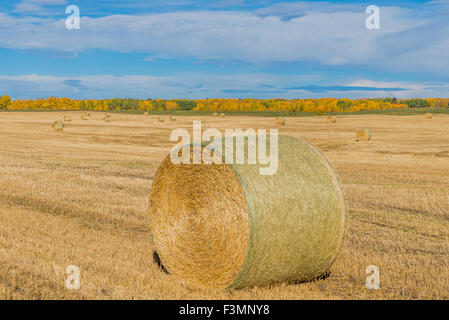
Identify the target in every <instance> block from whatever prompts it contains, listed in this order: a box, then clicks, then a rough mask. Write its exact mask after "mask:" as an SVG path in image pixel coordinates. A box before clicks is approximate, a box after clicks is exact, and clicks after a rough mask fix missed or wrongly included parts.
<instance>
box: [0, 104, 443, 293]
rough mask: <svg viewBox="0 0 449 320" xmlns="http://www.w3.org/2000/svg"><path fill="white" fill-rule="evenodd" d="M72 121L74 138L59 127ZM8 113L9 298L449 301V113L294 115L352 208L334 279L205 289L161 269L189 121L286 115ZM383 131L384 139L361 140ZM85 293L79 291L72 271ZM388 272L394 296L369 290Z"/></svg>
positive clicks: (1, 230)
mask: <svg viewBox="0 0 449 320" xmlns="http://www.w3.org/2000/svg"><path fill="white" fill-rule="evenodd" d="M64 115H71V116H72V122H70V123H68V124H67V126H66V128H65V129H64V132H62V133H53V132H52V130H51V124H52V122H53V121H55V120H62V119H63V117H64ZM80 116H81V113H77V112H67V113H66V112H48V113H47V112H40V113H32V112H29V113H20V112H17V113H0V299H449V115H443V114H441V115H435V116H434V118H433V119H432V120H426V119H425V118H424V117H423V116H422V115H416V116H391V115H363V116H362V115H359V116H357V115H347V116H339V117H338V120H337V123H334V124H328V123H326V118H325V117H302V118H300V117H298V118H287V122H286V124H285V126H283V127H279V132H280V134H285V135H290V136H294V137H298V138H302V139H304V140H306V141H307V142H309V143H311V144H312V145H314V146H316V147H317V148H318V149H320V150H321V151H322V152H323V153H324V154H325V155H326V156H327V158H328V159H329V160H330V162H331V163H332V165H333V166H334V168H335V169H336V171H337V172H338V174H339V177H340V180H341V182H342V185H343V189H344V191H345V197H346V203H347V229H346V236H345V241H344V244H343V249H342V252H341V254H340V256H339V258H338V259H337V261H336V262H335V264H334V265H333V266H332V268H331V274H330V276H329V277H328V278H327V279H324V280H318V281H315V282H311V283H303V284H279V285H275V286H271V287H263V288H250V289H243V290H232V291H226V290H198V289H195V288H191V287H189V286H187V285H185V284H183V283H179V282H176V281H174V280H173V279H172V278H171V277H170V275H167V274H165V273H163V272H162V271H160V270H159V269H158V267H157V266H156V265H155V264H154V263H153V247H152V243H151V241H150V239H149V224H148V197H149V192H150V188H151V184H152V178H153V176H154V174H155V171H156V169H157V167H158V166H159V163H160V162H161V161H162V159H163V158H164V157H165V156H166V155H167V153H168V152H169V150H170V148H171V147H172V146H173V143H172V142H170V141H169V136H170V133H171V131H172V130H173V129H175V128H180V127H181V128H186V129H188V130H189V131H190V130H191V129H192V120H202V125H203V128H204V129H205V128H211V127H213V128H218V129H222V130H224V129H225V128H230V129H232V128H242V129H247V128H254V129H258V128H278V127H277V126H275V123H274V119H273V118H267V117H250V116H235V117H231V116H229V117H226V118H213V117H209V116H181V117H177V119H176V121H168V116H166V117H165V118H166V121H165V123H159V122H158V121H157V119H156V116H143V115H127V114H113V115H112V121H111V122H110V123H105V122H103V121H102V118H103V113H92V114H91V116H90V117H89V120H87V121H82V120H81V119H80ZM362 128H369V129H370V130H371V131H372V133H373V139H372V140H371V141H369V142H356V141H355V132H356V131H357V130H358V129H362ZM69 265H76V266H78V267H80V270H81V288H80V290H77V291H69V290H67V289H66V287H65V280H66V277H67V275H66V273H65V272H66V268H67V266H69ZM369 265H376V266H378V267H379V268H380V286H381V289H380V290H368V289H366V287H365V279H366V277H367V275H366V274H365V270H366V267H367V266H369Z"/></svg>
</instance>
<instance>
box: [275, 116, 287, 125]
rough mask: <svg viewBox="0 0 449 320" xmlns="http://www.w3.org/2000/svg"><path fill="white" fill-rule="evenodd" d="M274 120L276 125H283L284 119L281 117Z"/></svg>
mask: <svg viewBox="0 0 449 320" xmlns="http://www.w3.org/2000/svg"><path fill="white" fill-rule="evenodd" d="M275 122H276V124H277V125H278V126H283V125H285V119H284V118H282V117H277V118H276V120H275Z"/></svg>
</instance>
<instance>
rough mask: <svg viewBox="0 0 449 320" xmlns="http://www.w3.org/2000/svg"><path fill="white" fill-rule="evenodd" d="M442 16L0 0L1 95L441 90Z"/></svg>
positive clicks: (222, 1)
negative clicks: (371, 19) (371, 25)
mask: <svg viewBox="0 0 449 320" xmlns="http://www.w3.org/2000/svg"><path fill="white" fill-rule="evenodd" d="M69 5H77V6H78V7H79V9H80V13H81V22H80V29H79V30H68V29H67V28H66V18H67V17H68V14H66V8H67V6H69ZM368 5H377V6H378V7H379V8H380V30H369V29H367V28H366V27H365V21H366V19H367V17H368V15H367V14H366V13H365V9H366V7H367V6H368ZM448 21H449V0H433V1H422V0H419V1H418V0H399V1H369V2H366V1H350V0H346V1H328V2H326V1H282V2H281V1H271V0H260V1H258V0H256V1H250V0H209V1H207V0H128V1H120V0H96V1H90V0H14V1H1V2H0V95H2V94H8V95H10V96H11V97H12V98H14V99H17V98H36V97H47V96H61V97H62V96H65V97H70V98H111V97H133V98H207V97H209V98H244V97H254V98H277V97H283V98H316V97H336V98H340V97H349V98H363V97H393V96H395V97H399V98H406V97H449V22H448Z"/></svg>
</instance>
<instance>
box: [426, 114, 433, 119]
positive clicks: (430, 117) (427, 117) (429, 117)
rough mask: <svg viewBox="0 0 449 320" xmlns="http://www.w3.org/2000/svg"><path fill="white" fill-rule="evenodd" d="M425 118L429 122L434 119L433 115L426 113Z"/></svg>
mask: <svg viewBox="0 0 449 320" xmlns="http://www.w3.org/2000/svg"><path fill="white" fill-rule="evenodd" d="M424 116H425V117H426V119H429V120H430V119H432V118H433V116H432V114H431V113H426V114H425V115H424Z"/></svg>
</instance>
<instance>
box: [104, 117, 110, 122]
mask: <svg viewBox="0 0 449 320" xmlns="http://www.w3.org/2000/svg"><path fill="white" fill-rule="evenodd" d="M103 121H104V122H111V117H104V118H103Z"/></svg>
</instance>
